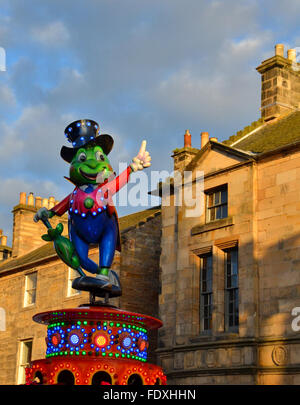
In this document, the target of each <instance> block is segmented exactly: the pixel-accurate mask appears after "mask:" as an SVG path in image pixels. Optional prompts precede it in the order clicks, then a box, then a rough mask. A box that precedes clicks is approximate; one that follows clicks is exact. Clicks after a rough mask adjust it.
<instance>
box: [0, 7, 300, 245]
mask: <svg viewBox="0 0 300 405" xmlns="http://www.w3.org/2000/svg"><path fill="white" fill-rule="evenodd" d="M299 15H300V2H299V1H298V0H281V1H279V0H272V1H271V0H262V1H258V0H251V1H250V0H243V1H238V0H234V1H233V0H224V1H221V0H220V1H205V0H151V1H150V0H84V1H83V0H77V1H71V0H64V1H61V0H60V1H58V0H43V1H40V0H26V1H25V0H0V46H1V47H3V48H4V49H5V51H6V58H7V61H6V62H7V70H6V72H0V138H1V143H0V159H1V160H0V161H1V171H0V180H1V185H2V187H1V193H0V228H3V230H4V233H5V234H8V235H9V237H11V228H12V216H11V214H10V212H11V209H12V207H13V206H14V205H16V204H17V203H18V199H19V192H20V191H26V192H27V193H29V192H30V191H33V192H34V194H35V195H39V196H42V197H49V196H50V195H54V196H55V197H56V199H61V198H63V197H64V196H65V195H66V194H67V193H69V192H70V190H71V185H70V184H68V183H67V182H66V181H65V180H64V179H63V176H64V175H68V166H67V164H66V163H65V162H64V161H62V159H61V158H60V156H59V151H60V148H61V146H62V145H63V144H66V143H65V139H64V135H63V130H64V128H65V126H66V125H67V124H68V123H70V122H71V121H73V120H75V119H79V118H85V117H86V118H91V119H94V120H96V121H97V122H99V124H100V127H101V129H102V132H103V133H109V134H112V135H113V137H114V139H115V146H114V149H113V151H112V152H111V155H110V158H111V162H112V164H113V166H114V167H115V168H116V169H117V168H118V162H119V161H123V162H124V161H127V162H130V161H131V159H132V157H134V156H135V154H136V153H137V151H138V150H139V146H140V142H141V141H142V140H143V139H146V140H147V142H148V150H149V151H150V153H151V155H152V159H153V166H152V168H153V169H154V170H169V171H171V169H172V159H171V157H170V155H171V152H172V150H173V149H175V148H176V147H181V146H182V145H183V134H184V132H185V130H186V129H189V130H190V132H191V134H192V144H193V146H195V147H199V145H200V132H202V131H208V132H209V133H210V135H211V136H216V137H218V139H219V140H224V139H226V138H228V137H229V136H231V135H232V134H234V133H235V132H236V131H238V130H239V129H241V128H243V127H244V126H246V125H248V124H249V123H251V122H252V121H254V120H256V119H258V118H259V116H260V112H259V106H260V77H259V74H258V73H257V72H256V70H255V67H256V66H258V65H259V64H260V62H261V61H262V60H264V59H266V58H268V57H271V56H272V55H273V53H274V45H275V44H276V43H284V44H285V46H286V49H287V48H291V47H297V46H300V32H299V31H300V28H299V24H298V16H299ZM136 209H137V208H132V207H131V208H130V207H129V208H120V210H119V214H121V215H124V214H126V213H129V212H132V211H133V210H136ZM138 209H139V208H138Z"/></svg>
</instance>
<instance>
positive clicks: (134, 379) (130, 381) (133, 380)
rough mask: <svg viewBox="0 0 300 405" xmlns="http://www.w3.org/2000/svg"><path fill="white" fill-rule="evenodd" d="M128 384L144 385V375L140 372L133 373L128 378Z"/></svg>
mask: <svg viewBox="0 0 300 405" xmlns="http://www.w3.org/2000/svg"><path fill="white" fill-rule="evenodd" d="M127 385H143V380H142V377H141V376H140V375H138V374H132V375H131V376H130V377H129V378H128V382H127Z"/></svg>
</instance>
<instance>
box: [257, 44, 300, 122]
mask: <svg viewBox="0 0 300 405" xmlns="http://www.w3.org/2000/svg"><path fill="white" fill-rule="evenodd" d="M296 56H297V54H296V50H295V49H288V51H287V57H285V56H284V45H283V44H277V45H275V55H274V56H272V57H271V58H269V59H267V60H265V61H263V62H262V63H261V64H260V65H259V66H258V67H257V68H256V70H257V71H258V72H259V73H260V74H261V108H260V110H261V118H262V119H263V120H264V121H271V120H273V119H275V118H278V117H280V116H282V115H284V114H287V113H289V112H292V111H295V110H296V109H297V108H299V107H300V74H299V71H298V69H295V62H296Z"/></svg>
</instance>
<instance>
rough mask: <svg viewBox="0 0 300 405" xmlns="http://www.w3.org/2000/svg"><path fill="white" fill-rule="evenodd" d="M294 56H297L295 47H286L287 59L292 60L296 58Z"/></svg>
mask: <svg viewBox="0 0 300 405" xmlns="http://www.w3.org/2000/svg"><path fill="white" fill-rule="evenodd" d="M296 56H297V54H296V49H288V51H287V57H288V60H290V61H294V60H296Z"/></svg>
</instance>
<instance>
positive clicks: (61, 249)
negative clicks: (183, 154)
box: [34, 119, 151, 303]
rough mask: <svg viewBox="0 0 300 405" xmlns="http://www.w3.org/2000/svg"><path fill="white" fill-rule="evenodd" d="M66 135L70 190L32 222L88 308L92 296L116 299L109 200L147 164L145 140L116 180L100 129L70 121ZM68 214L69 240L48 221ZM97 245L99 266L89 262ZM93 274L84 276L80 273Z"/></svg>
mask: <svg viewBox="0 0 300 405" xmlns="http://www.w3.org/2000/svg"><path fill="white" fill-rule="evenodd" d="M65 136H66V138H67V140H68V141H69V142H70V143H71V144H72V147H66V146H63V147H62V148H61V151H60V154H61V157H62V158H63V159H64V160H65V161H66V162H68V163H69V164H70V170H69V178H67V179H68V180H70V181H71V182H72V183H73V184H74V185H75V188H74V190H73V191H72V192H71V194H69V195H68V196H67V197H66V198H64V199H63V200H62V201H61V202H60V203H59V204H57V205H56V206H54V207H53V208H51V209H50V210H48V209H47V208H45V207H43V208H40V209H39V210H38V212H37V213H36V215H35V217H34V220H35V221H36V222H37V221H39V220H42V221H43V223H44V224H45V226H46V227H47V228H48V232H47V234H45V235H43V236H42V238H43V239H44V240H46V241H53V242H54V247H55V249H56V252H57V254H58V256H59V257H60V258H61V259H62V260H63V261H64V262H65V263H66V264H67V265H68V266H70V267H72V268H73V269H75V270H77V271H78V273H79V277H78V278H76V279H75V280H74V281H73V284H72V287H73V288H75V289H77V290H84V291H90V293H91V303H92V302H94V300H95V296H98V297H105V299H106V301H107V300H108V297H115V296H119V295H121V287H120V283H119V279H118V276H117V274H116V273H115V272H114V271H112V270H110V267H111V264H112V262H113V258H114V254H115V250H116V249H118V250H120V231H119V224H118V216H117V212H116V209H115V207H114V205H113V202H112V196H113V194H114V193H116V192H118V191H119V190H120V188H121V187H123V186H124V185H125V184H126V183H127V182H128V181H129V176H130V174H131V173H132V172H136V171H138V170H142V169H144V168H146V167H149V166H150V165H151V157H150V155H149V152H147V151H146V141H143V142H142V145H141V148H140V151H139V153H138V155H137V156H136V157H134V158H133V160H132V163H131V164H130V165H129V166H128V167H127V169H126V170H125V171H123V172H122V173H121V174H120V175H119V176H118V177H115V174H114V171H113V169H112V167H111V165H110V162H109V160H108V154H109V153H110V151H111V150H112V147H113V143H114V141H113V138H112V137H111V136H110V135H108V134H100V128H99V125H98V124H97V123H96V122H95V121H92V120H89V119H82V120H78V121H74V122H72V123H71V124H69V125H68V126H67V127H66V129H65ZM67 211H68V214H69V220H68V227H69V229H68V231H69V239H68V238H66V237H64V236H62V231H63V225H62V224H61V223H59V224H58V225H57V226H56V228H55V229H53V228H52V227H51V225H50V222H49V218H52V217H53V216H54V215H58V216H61V215H63V214H64V213H65V212H67ZM91 244H93V245H94V244H97V245H98V246H99V256H100V258H99V265H98V264H97V263H95V262H94V261H92V260H91V259H90V258H89V257H88V252H89V246H90V245H91ZM82 269H84V270H86V271H88V272H89V273H92V274H94V275H95V277H88V276H86V274H85V273H84V272H83V270H82Z"/></svg>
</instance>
